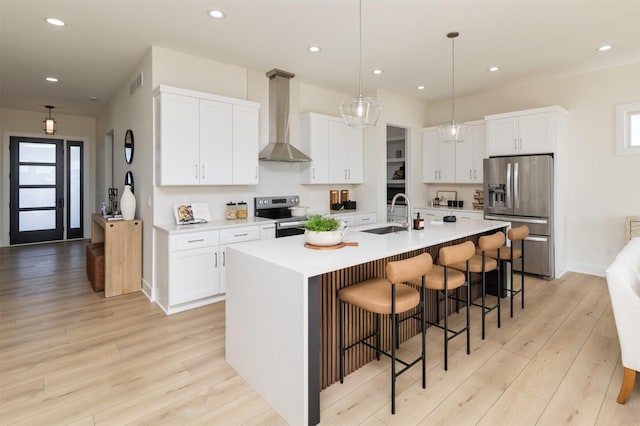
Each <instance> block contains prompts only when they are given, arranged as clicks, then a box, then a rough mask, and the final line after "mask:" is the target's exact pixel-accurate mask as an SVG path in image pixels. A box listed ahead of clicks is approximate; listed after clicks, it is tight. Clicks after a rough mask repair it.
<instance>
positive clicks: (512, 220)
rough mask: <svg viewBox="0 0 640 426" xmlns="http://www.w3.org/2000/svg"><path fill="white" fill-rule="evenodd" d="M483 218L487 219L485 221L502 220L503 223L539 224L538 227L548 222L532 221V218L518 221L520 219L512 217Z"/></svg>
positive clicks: (542, 220) (544, 220) (543, 220)
mask: <svg viewBox="0 0 640 426" xmlns="http://www.w3.org/2000/svg"><path fill="white" fill-rule="evenodd" d="M484 218H485V219H487V220H504V221H505V222H518V223H535V224H539V225H546V224H547V223H549V221H548V220H547V219H532V218H526V219H520V218H516V217H513V216H490V215H486V216H485V217H484Z"/></svg>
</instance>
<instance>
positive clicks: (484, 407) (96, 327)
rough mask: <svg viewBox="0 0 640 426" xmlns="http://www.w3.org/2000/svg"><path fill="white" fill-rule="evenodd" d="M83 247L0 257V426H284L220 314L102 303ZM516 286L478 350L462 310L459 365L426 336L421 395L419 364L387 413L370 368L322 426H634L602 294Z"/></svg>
mask: <svg viewBox="0 0 640 426" xmlns="http://www.w3.org/2000/svg"><path fill="white" fill-rule="evenodd" d="M86 243H87V242H86V241H74V242H64V243H55V244H44V245H32V246H22V247H11V248H0V282H1V283H0V424H2V425H13V424H24V425H57V424H70V425H95V424H100V425H102V424H104V425H124V424H145V425H151V424H153V425H158V424H166V425H182V424H197V425H211V424H223V425H245V424H246V425H265V424H266V425H280V424H285V422H284V420H283V419H282V418H281V417H280V416H279V415H278V414H277V413H275V412H274V411H273V410H272V409H271V408H270V407H269V406H268V405H267V404H266V402H265V401H264V400H263V399H262V398H261V397H260V396H259V395H258V394H257V393H256V392H255V391H253V389H252V388H251V387H250V386H248V385H247V383H246V382H245V381H244V380H243V379H242V378H241V377H239V376H238V375H237V374H236V373H235V371H234V370H233V369H231V368H230V367H229V366H228V365H227V363H226V362H225V361H224V303H218V304H214V305H210V306H205V307H202V308H199V309H194V310H191V311H188V312H183V313H179V314H175V315H172V316H166V315H165V314H164V313H163V312H162V311H161V310H160V309H159V308H158V307H157V306H156V305H155V304H153V303H150V302H149V301H148V300H147V299H146V298H145V296H144V295H143V294H142V293H134V294H129V295H123V296H118V297H114V298H110V299H105V298H104V297H103V296H104V295H103V293H94V292H93V290H92V289H91V285H90V284H89V282H88V280H87V277H86V273H85V258H84V253H85V245H86ZM526 283H527V296H526V309H525V310H524V311H522V310H520V308H517V309H516V311H515V313H514V317H513V318H510V317H509V313H508V305H507V304H505V305H503V306H507V308H506V309H504V311H503V313H502V327H501V328H500V329H498V328H497V327H496V321H495V320H496V318H495V315H496V314H495V312H494V313H492V314H490V315H489V316H488V322H487V338H486V340H484V341H483V340H481V338H480V314H479V309H478V308H472V312H471V314H472V338H471V344H472V348H471V354H470V355H466V353H465V350H464V337H461V338H457V339H453V340H452V341H451V342H450V346H449V348H450V354H449V371H447V372H445V371H443V353H442V334H441V330H439V329H436V328H430V329H429V330H428V333H427V360H428V361H427V374H428V376H427V388H426V389H422V387H421V386H420V376H419V375H420V369H419V368H418V367H415V368H413V369H412V370H409V371H408V372H407V373H406V374H404V375H402V376H401V377H400V379H399V381H398V384H397V411H396V415H394V416H392V415H391V414H390V403H389V398H390V395H389V375H390V372H389V361H387V360H381V361H379V362H376V361H374V362H371V363H369V364H367V365H366V366H364V367H363V368H361V369H359V370H358V371H356V372H354V373H352V374H350V375H349V376H347V377H346V379H345V383H344V384H342V385H340V384H334V385H332V386H330V387H329V388H327V389H326V390H324V391H323V392H322V393H321V409H322V411H321V419H322V424H345V425H355V424H364V425H417V424H424V425H426V424H430V425H431V424H455V425H472V424H481V425H534V424H539V425H562V424H576V425H640V381H637V383H636V384H635V386H634V388H633V391H632V393H631V396H630V397H629V400H628V401H627V403H626V404H625V405H620V404H617V403H616V402H615V399H616V396H617V394H618V391H619V389H620V385H621V383H622V365H621V363H620V349H619V345H618V340H617V334H616V329H615V323H614V320H613V314H612V312H611V305H610V302H609V295H608V292H607V287H606V281H605V280H604V279H603V278H599V277H593V276H588V275H581V274H576V273H568V274H566V275H565V276H564V277H563V278H562V279H558V280H554V281H543V280H538V279H535V278H532V277H527V279H526ZM451 320H452V322H453V323H454V325H457V324H456V323H460V322H461V321H463V320H464V310H462V311H461V313H460V314H458V315H456V314H454V315H452V316H451ZM419 346H420V339H419V337H416V338H413V339H411V340H409V341H407V342H405V343H403V345H402V347H401V353H402V354H405V355H406V356H409V355H412V354H414V353H416V352H417V351H418V350H419Z"/></svg>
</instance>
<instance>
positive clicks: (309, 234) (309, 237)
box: [304, 229, 344, 246]
mask: <svg viewBox="0 0 640 426" xmlns="http://www.w3.org/2000/svg"><path fill="white" fill-rule="evenodd" d="M343 237H344V232H343V231H340V230H338V231H323V232H317V231H309V230H308V229H305V230H304V241H305V242H307V243H309V244H311V245H314V246H335V245H336V244H340V243H341V242H342V238H343Z"/></svg>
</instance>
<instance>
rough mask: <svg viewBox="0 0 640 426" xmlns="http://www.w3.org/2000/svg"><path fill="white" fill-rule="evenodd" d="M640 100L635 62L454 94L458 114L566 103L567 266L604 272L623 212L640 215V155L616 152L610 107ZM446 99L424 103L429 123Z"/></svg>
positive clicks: (442, 116)
mask: <svg viewBox="0 0 640 426" xmlns="http://www.w3.org/2000/svg"><path fill="white" fill-rule="evenodd" d="M639 100H640V63H634V64H629V65H624V66H620V67H616V68H611V69H607V70H601V71H596V72H589V73H582V74H577V75H571V76H564V77H560V78H555V79H547V80H538V81H531V82H528V83H526V84H520V85H513V86H509V87H505V88H502V89H500V90H495V91H491V92H487V93H482V94H477V95H474V96H469V97H464V98H456V119H458V120H461V121H471V120H475V119H481V118H483V117H484V116H485V115H488V114H495V113H502V112H508V111H517V110H522V109H529V108H537V107H544V106H550V105H560V106H562V107H564V108H566V109H567V110H569V114H570V115H569V118H568V121H569V124H568V147H567V151H568V163H569V170H568V176H569V177H568V180H569V182H568V187H569V194H567V198H566V199H567V206H565V210H566V212H567V217H566V218H565V219H566V224H567V225H566V226H567V229H566V233H567V236H568V241H567V246H566V249H567V256H568V259H567V268H568V269H569V270H573V271H578V272H585V273H590V274H596V275H603V274H604V271H605V269H606V268H607V267H608V265H610V264H611V262H612V261H613V258H614V257H615V255H616V253H617V252H618V251H619V250H620V249H621V248H622V246H623V245H624V235H623V234H624V218H625V216H631V215H635V216H638V215H640V184H638V182H640V156H617V155H616V153H615V149H616V148H615V137H616V130H615V106H616V105H617V104H621V103H627V102H634V101H639ZM450 108H451V104H450V102H448V101H445V102H441V103H438V104H432V105H430V106H429V111H428V116H427V118H426V120H425V121H426V122H427V124H428V125H434V124H439V123H441V122H446V121H448V120H450V118H451V116H450Z"/></svg>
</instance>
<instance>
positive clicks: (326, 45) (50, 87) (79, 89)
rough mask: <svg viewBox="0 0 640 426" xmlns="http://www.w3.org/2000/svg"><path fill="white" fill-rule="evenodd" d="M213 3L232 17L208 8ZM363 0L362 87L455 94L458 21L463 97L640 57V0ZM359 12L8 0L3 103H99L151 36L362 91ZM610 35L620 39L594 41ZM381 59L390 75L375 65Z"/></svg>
mask: <svg viewBox="0 0 640 426" xmlns="http://www.w3.org/2000/svg"><path fill="white" fill-rule="evenodd" d="M213 8H215V9H220V10H223V11H224V12H225V13H226V15H227V17H226V18H225V19H223V20H213V19H211V18H209V17H208V15H207V11H208V10H210V9H213ZM362 9H363V17H362V20H363V54H362V60H363V86H364V90H365V92H367V91H370V90H372V89H378V88H379V89H384V90H389V91H393V92H397V93H399V94H402V95H405V96H410V97H414V98H417V99H422V100H425V101H438V100H442V99H447V98H448V97H450V93H451V74H450V73H451V42H450V40H449V39H447V38H446V34H447V33H448V32H450V31H459V32H460V37H458V38H457V39H456V42H455V43H456V44H455V50H456V55H455V57H456V59H455V61H456V62H455V65H456V81H455V83H456V96H461V95H464V94H471V93H475V92H479V91H483V90H486V89H490V88H494V87H498V86H503V85H508V84H512V83H513V82H516V81H521V80H523V79H531V78H547V77H553V76H554V75H558V74H566V73H573V72H579V71H589V70H597V69H602V68H608V67H612V66H617V65H621V64H625V63H630V62H636V61H640V0H626V1H617V0H598V1H588V0H493V1H489V0H466V1H465V0H363V6H362ZM47 17H56V18H59V19H62V20H63V21H65V22H66V23H67V25H66V26H65V27H54V26H52V25H49V24H47V23H46V22H45V21H44V19H45V18H47ZM357 24H358V1H357V0H126V1H125V0H0V91H1V92H0V97H1V105H2V106H3V107H10V108H17V109H26V110H42V111H45V109H44V108H43V105H54V106H55V107H56V111H57V112H59V113H62V114H76V115H87V116H93V115H96V114H97V113H98V112H99V111H100V110H101V109H102V108H103V107H104V106H105V105H106V103H107V102H108V101H109V98H110V97H111V95H112V94H113V92H114V91H115V90H116V88H117V87H118V86H119V85H120V84H122V83H123V81H124V79H125V78H126V77H127V75H128V74H129V73H130V72H131V71H132V70H133V68H134V67H135V65H136V64H137V63H138V62H139V60H140V59H141V58H142V56H143V55H144V54H145V52H146V51H147V50H148V49H149V47H150V46H151V45H158V46H161V47H165V48H168V49H173V50H177V51H181V52H185V53H188V54H192V55H195V56H201V57H204V58H208V59H211V60H213V61H217V62H223V63H229V64H234V65H238V66H242V67H246V68H249V69H253V70H258V71H265V72H266V71H268V70H270V69H272V68H280V69H283V70H286V71H290V72H293V73H295V74H296V79H297V80H299V81H301V82H305V83H308V84H312V85H316V86H320V87H325V88H329V89H334V90H337V91H341V92H345V93H349V94H355V93H356V92H357V83H358V25H357ZM605 43H608V44H613V45H614V46H615V47H614V49H612V50H611V51H609V52H607V53H599V52H596V50H595V49H596V47H598V46H599V45H601V44H605ZM311 45H318V46H320V47H322V49H323V50H322V52H321V53H319V54H311V53H309V52H307V50H306V49H307V47H308V46H311ZM491 65H498V66H500V67H501V68H502V70H501V71H500V72H497V73H489V72H487V71H486V69H487V68H488V67H489V66H491ZM378 67H379V68H382V69H383V70H384V74H383V75H381V76H374V75H372V74H371V73H370V70H371V69H373V68H378ZM46 76H56V77H58V78H59V79H60V81H59V82H58V83H56V84H51V83H47V82H46V81H45V80H44V78H45V77H46ZM211 78H215V76H212V77H211ZM265 78H266V77H265ZM639 78H640V76H639ZM418 84H425V85H426V86H427V88H426V90H424V91H422V92H420V91H418V90H416V86H417V85H418ZM639 95H640V94H635V96H632V97H633V98H638V96H639ZM92 96H96V97H98V101H91V100H90V97H92Z"/></svg>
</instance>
